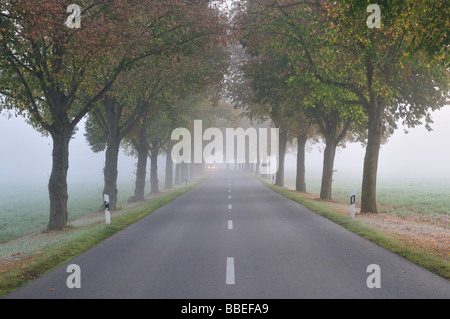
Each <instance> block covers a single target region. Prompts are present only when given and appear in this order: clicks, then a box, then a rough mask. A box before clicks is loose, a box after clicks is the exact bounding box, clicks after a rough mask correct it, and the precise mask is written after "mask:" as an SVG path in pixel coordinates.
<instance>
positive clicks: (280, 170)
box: [275, 129, 288, 187]
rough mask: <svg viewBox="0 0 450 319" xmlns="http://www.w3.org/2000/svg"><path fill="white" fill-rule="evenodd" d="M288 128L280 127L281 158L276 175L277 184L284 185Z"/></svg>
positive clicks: (279, 154)
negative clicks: (282, 128)
mask: <svg viewBox="0 0 450 319" xmlns="http://www.w3.org/2000/svg"><path fill="white" fill-rule="evenodd" d="M287 135H288V132H287V131H286V130H281V129H280V140H279V153H278V156H279V159H278V171H277V173H276V176H275V185H277V186H282V187H283V186H284V158H285V156H286V144H287Z"/></svg>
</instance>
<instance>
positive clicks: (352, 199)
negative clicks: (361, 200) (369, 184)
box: [350, 188, 356, 218]
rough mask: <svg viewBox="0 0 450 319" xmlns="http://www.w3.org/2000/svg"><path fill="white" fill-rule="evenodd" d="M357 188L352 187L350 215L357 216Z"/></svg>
mask: <svg viewBox="0 0 450 319" xmlns="http://www.w3.org/2000/svg"><path fill="white" fill-rule="evenodd" d="M355 204H356V190H355V189H354V188H352V192H351V194H350V217H351V218H355Z"/></svg>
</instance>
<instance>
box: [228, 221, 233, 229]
mask: <svg viewBox="0 0 450 319" xmlns="http://www.w3.org/2000/svg"><path fill="white" fill-rule="evenodd" d="M228 229H233V221H232V220H229V221H228Z"/></svg>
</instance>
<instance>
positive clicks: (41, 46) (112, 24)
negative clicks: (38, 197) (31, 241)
mask: <svg viewBox="0 0 450 319" xmlns="http://www.w3.org/2000/svg"><path fill="white" fill-rule="evenodd" d="M68 4H69V2H68V1H63V0H45V1H35V0H24V1H7V2H2V3H1V12H2V14H1V15H0V26H1V27H0V69H1V73H0V93H1V94H3V95H4V96H5V98H4V99H3V100H2V102H3V105H4V106H5V107H7V108H10V109H15V110H16V112H17V113H18V114H21V115H24V116H26V117H27V118H28V119H29V121H30V122H31V123H32V124H33V125H34V126H35V127H36V128H39V129H40V130H41V131H43V132H45V133H47V134H49V135H50V136H51V137H52V140H53V153H52V159H53V164H52V173H51V175H50V179H49V199H50V217H49V224H48V229H50V230H60V229H62V228H63V227H65V226H66V224H67V219H68V211H67V199H68V195H67V171H68V168H69V151H68V149H69V147H68V145H69V141H70V138H71V136H72V133H73V131H74V129H75V127H76V125H77V124H78V123H79V122H80V120H81V119H82V118H83V117H84V116H85V115H86V114H87V113H88V112H89V111H90V110H92V108H93V107H94V105H95V103H97V102H98V101H100V100H101V98H102V97H103V96H104V95H105V93H106V92H107V91H108V90H109V88H110V87H111V86H112V84H113V83H114V82H115V80H116V78H117V77H118V75H119V74H120V73H121V72H122V71H123V70H125V69H127V68H130V67H131V66H132V65H133V64H134V63H135V62H136V61H138V60H140V59H143V58H145V57H147V56H153V55H160V54H164V53H166V52H170V51H175V50H185V51H188V49H189V48H188V47H187V45H188V44H189V45H191V46H196V47H202V46H203V45H206V44H207V43H210V42H211V39H218V38H221V37H222V35H223V34H224V33H223V31H224V25H225V24H224V20H223V19H222V18H221V17H220V16H219V14H218V10H215V9H213V8H211V7H209V5H208V3H205V2H186V1H179V0H157V1H154V0H152V1H150V0H144V1H139V2H137V1H122V0H111V1H97V2H91V1H79V4H80V5H81V6H82V7H83V8H84V9H83V11H82V28H81V29H69V28H67V27H66V26H64V24H63V21H65V20H66V19H67V13H66V8H67V5H68ZM81 92H82V93H83V94H87V95H88V96H89V99H87V100H85V101H84V102H81V101H80V99H79V96H80V93H81Z"/></svg>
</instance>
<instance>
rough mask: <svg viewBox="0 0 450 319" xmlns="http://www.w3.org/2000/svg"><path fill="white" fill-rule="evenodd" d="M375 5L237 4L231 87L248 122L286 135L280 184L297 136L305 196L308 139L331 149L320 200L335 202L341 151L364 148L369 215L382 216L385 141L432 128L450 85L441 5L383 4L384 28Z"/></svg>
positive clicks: (292, 0)
mask: <svg viewBox="0 0 450 319" xmlns="http://www.w3.org/2000/svg"><path fill="white" fill-rule="evenodd" d="M369 4H370V3H369V2H367V1H352V0H342V1H333V2H330V1H322V0H313V1H296V0H266V1H258V0H248V1H245V2H240V3H239V4H238V5H237V7H236V14H235V18H234V21H233V26H234V30H235V36H236V39H237V40H238V41H237V44H236V45H235V47H234V50H233V51H234V54H233V62H232V67H233V70H234V74H235V77H234V78H231V80H230V81H229V83H230V85H229V88H228V92H229V96H230V98H232V99H233V100H234V102H235V104H236V107H238V108H241V109H242V110H243V111H244V113H245V114H246V115H247V116H248V117H250V118H259V119H270V120H271V121H272V123H273V125H274V126H276V127H279V128H280V150H279V153H280V170H279V171H278V173H277V176H276V184H277V185H280V186H283V184H284V171H283V162H284V153H285V150H286V143H287V141H288V140H290V139H291V140H292V139H296V140H297V143H298V144H297V147H298V154H297V182H296V188H297V190H299V191H306V183H305V144H306V141H307V140H316V141H318V140H320V141H322V142H323V143H324V145H325V150H324V158H323V173H322V184H321V191H320V198H321V199H331V198H332V181H333V171H334V166H333V165H334V158H335V154H336V149H337V147H339V146H340V145H342V144H343V143H345V142H346V141H359V142H361V143H363V144H365V147H366V155H365V159H364V163H361V165H363V168H364V170H363V176H362V190H361V212H362V213H368V212H373V213H376V212H377V201H376V181H377V169H378V159H379V154H380V147H381V145H382V143H384V142H385V141H386V140H387V138H388V137H389V136H390V134H392V133H393V132H394V130H395V129H396V128H397V125H398V123H399V122H401V123H402V124H404V125H405V126H407V127H409V128H412V127H415V126H417V125H421V124H424V125H426V127H427V128H428V129H430V130H431V127H430V124H431V123H432V119H431V113H432V111H434V110H437V109H439V108H441V107H444V106H445V105H446V104H447V103H448V96H449V95H448V93H449V84H450V81H449V72H448V67H449V56H448V35H447V33H446V30H448V26H449V21H448V14H449V12H448V11H449V9H448V6H445V4H444V1H440V0H430V1H412V0H411V1H409V0H404V1H397V0H392V1H382V2H380V3H379V7H380V9H381V27H380V28H371V27H369V24H368V23H367V21H368V17H369V15H370V13H367V7H368V6H369ZM243 87H244V88H245V89H243ZM418 151H420V150H418Z"/></svg>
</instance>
